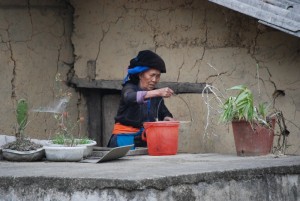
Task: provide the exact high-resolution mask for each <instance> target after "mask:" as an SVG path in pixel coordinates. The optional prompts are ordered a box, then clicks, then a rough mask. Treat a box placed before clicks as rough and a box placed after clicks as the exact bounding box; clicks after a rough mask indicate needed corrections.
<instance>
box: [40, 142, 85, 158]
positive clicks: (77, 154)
mask: <svg viewBox="0 0 300 201" xmlns="http://www.w3.org/2000/svg"><path fill="white" fill-rule="evenodd" d="M44 148H45V153H46V158H47V160H49V161H57V162H77V161H80V160H82V158H83V152H84V150H85V148H86V147H84V146H75V147H66V146H62V145H61V146H55V145H50V146H47V145H46V146H44Z"/></svg>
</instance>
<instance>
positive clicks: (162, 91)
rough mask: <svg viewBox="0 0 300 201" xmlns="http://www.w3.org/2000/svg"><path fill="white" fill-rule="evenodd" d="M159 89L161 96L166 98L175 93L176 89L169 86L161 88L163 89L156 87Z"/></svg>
mask: <svg viewBox="0 0 300 201" xmlns="http://www.w3.org/2000/svg"><path fill="white" fill-rule="evenodd" d="M156 90H158V91H159V94H160V96H161V97H164V98H169V97H171V96H172V95H173V94H174V91H173V90H172V89H170V88H169V87H165V88H161V89H156Z"/></svg>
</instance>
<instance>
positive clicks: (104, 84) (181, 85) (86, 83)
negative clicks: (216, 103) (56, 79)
mask: <svg viewBox="0 0 300 201" xmlns="http://www.w3.org/2000/svg"><path fill="white" fill-rule="evenodd" d="M70 83H71V84H74V85H75V86H76V87H77V88H89V89H102V90H106V91H107V90H115V91H116V92H118V91H120V90H122V80H89V79H84V78H73V79H72V80H71V82H70ZM206 84H207V83H190V82H159V83H158V84H157V87H158V88H162V87H170V88H171V89H173V90H174V92H175V93H176V94H182V93H203V89H204V88H205V86H206ZM205 92H208V93H209V91H205Z"/></svg>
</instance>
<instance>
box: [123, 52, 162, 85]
mask: <svg viewBox="0 0 300 201" xmlns="http://www.w3.org/2000/svg"><path fill="white" fill-rule="evenodd" d="M149 68H154V69H157V70H159V71H160V72H161V73H166V65H165V62H164V60H163V59H162V58H161V57H160V56H158V55H157V54H156V53H154V52H152V51H150V50H143V51H140V52H139V53H138V55H137V56H136V57H135V58H133V59H131V60H130V65H129V66H128V74H127V76H126V77H125V78H124V81H123V84H124V83H126V82H127V80H128V78H130V80H131V81H132V82H133V83H135V84H137V83H138V81H139V77H138V74H139V73H141V72H144V71H146V70H148V69H149Z"/></svg>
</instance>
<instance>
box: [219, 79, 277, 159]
mask: <svg viewBox="0 0 300 201" xmlns="http://www.w3.org/2000/svg"><path fill="white" fill-rule="evenodd" d="M229 90H237V95H236V96H229V97H228V98H227V99H226V100H225V102H224V103H223V104H222V105H221V109H222V110H221V116H220V121H221V122H231V123H232V128H233V134H234V140H235V147H236V151H237V155H238V156H257V155H266V154H269V153H270V152H271V149H272V145H273V139H274V127H275V114H272V115H267V113H268V105H267V104H264V103H262V104H259V105H258V107H256V106H255V105H254V98H253V94H252V92H251V90H249V89H248V88H247V87H246V86H244V85H239V86H234V87H232V88H230V89H229Z"/></svg>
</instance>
